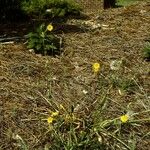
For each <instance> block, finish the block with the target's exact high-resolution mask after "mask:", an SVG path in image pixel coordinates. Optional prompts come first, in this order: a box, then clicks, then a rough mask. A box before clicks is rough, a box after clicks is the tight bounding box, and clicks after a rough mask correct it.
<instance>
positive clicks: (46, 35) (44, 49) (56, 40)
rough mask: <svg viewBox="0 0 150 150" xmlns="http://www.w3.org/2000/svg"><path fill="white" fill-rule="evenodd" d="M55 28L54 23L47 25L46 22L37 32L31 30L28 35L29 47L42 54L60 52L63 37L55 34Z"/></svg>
mask: <svg viewBox="0 0 150 150" xmlns="http://www.w3.org/2000/svg"><path fill="white" fill-rule="evenodd" d="M53 30H54V27H53V25H52V24H48V25H47V26H46V25H45V24H44V23H43V24H41V25H40V26H39V27H38V28H37V29H36V31H35V32H30V33H29V34H28V35H27V38H28V40H27V47H28V48H29V49H34V51H35V53H38V54H42V55H55V54H60V52H61V48H62V37H59V36H57V35H55V33H54V32H53Z"/></svg>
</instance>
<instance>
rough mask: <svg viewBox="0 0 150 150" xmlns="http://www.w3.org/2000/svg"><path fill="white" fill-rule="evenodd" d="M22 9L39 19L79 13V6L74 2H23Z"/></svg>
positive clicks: (54, 0) (62, 0)
mask: <svg viewBox="0 0 150 150" xmlns="http://www.w3.org/2000/svg"><path fill="white" fill-rule="evenodd" d="M22 9H23V10H24V11H25V12H26V13H27V14H29V15H30V16H34V17H35V16H38V17H39V18H43V17H46V16H47V17H49V18H57V17H66V16H67V15H76V14H77V15H78V14H80V11H81V8H80V6H79V4H77V3H76V2H75V1H74V0H28V1H27V0H24V1H23V3H22Z"/></svg>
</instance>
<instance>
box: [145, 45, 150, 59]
mask: <svg viewBox="0 0 150 150" xmlns="http://www.w3.org/2000/svg"><path fill="white" fill-rule="evenodd" d="M143 52H144V58H145V59H146V60H150V43H148V44H147V45H146V46H145V47H144V49H143Z"/></svg>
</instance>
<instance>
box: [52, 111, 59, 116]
mask: <svg viewBox="0 0 150 150" xmlns="http://www.w3.org/2000/svg"><path fill="white" fill-rule="evenodd" d="M58 115H59V111H56V112H52V114H51V116H52V117H56V116H58Z"/></svg>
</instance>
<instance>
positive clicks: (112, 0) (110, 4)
mask: <svg viewBox="0 0 150 150" xmlns="http://www.w3.org/2000/svg"><path fill="white" fill-rule="evenodd" d="M115 4H116V0H104V9H108V8H114V7H115Z"/></svg>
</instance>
